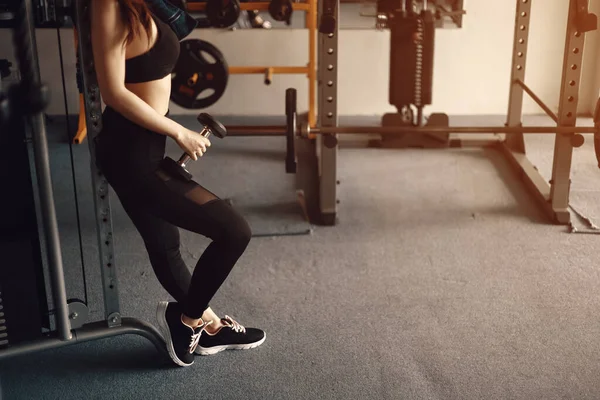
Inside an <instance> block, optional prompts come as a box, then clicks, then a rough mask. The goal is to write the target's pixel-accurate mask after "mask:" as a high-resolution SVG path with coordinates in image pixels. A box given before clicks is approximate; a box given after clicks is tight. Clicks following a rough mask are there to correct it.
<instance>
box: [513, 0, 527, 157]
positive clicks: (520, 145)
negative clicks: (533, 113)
mask: <svg viewBox="0 0 600 400" xmlns="http://www.w3.org/2000/svg"><path fill="white" fill-rule="evenodd" d="M516 2H517V7H516V12H515V30H514V39H513V54H512V67H511V68H512V69H511V76H510V92H509V97H508V112H507V117H506V125H507V126H509V127H516V126H520V125H521V118H522V117H523V88H522V87H521V86H519V85H518V84H517V81H522V82H523V81H525V66H526V64H527V46H528V43H529V42H528V41H529V21H530V19H531V18H530V14H531V3H532V2H533V0H530V1H523V0H516ZM506 145H507V146H508V147H509V148H510V149H512V150H515V151H518V152H520V153H523V154H525V138H524V137H523V135H514V136H511V137H508V138H506Z"/></svg>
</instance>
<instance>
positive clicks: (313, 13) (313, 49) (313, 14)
mask: <svg viewBox="0 0 600 400" xmlns="http://www.w3.org/2000/svg"><path fill="white" fill-rule="evenodd" d="M308 4H309V6H310V8H309V10H308V13H307V15H306V27H307V28H308V124H309V126H315V125H316V121H317V117H316V110H315V108H316V104H315V102H316V98H317V94H316V85H317V60H316V57H317V11H318V10H317V9H318V6H319V4H318V3H317V0H308Z"/></svg>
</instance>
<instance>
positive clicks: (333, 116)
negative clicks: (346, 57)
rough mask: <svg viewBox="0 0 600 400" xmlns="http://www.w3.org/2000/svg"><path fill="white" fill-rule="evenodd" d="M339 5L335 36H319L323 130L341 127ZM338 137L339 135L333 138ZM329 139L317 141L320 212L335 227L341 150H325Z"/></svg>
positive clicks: (321, 4)
mask: <svg viewBox="0 0 600 400" xmlns="http://www.w3.org/2000/svg"><path fill="white" fill-rule="evenodd" d="M334 1H335V2H336V4H335V7H334V10H335V13H336V14H335V21H336V24H335V30H334V32H333V33H329V34H328V33H319V53H318V54H319V58H318V83H319V100H318V107H319V112H318V117H319V126H320V127H321V128H336V127H337V125H338V109H337V104H338V90H337V88H338V49H339V47H338V35H339V21H340V4H339V0H334ZM319 3H320V7H319V10H318V11H319V13H318V16H317V18H318V20H321V18H322V16H323V2H322V1H321V2H319ZM333 136H336V135H333ZM325 140H326V137H325V136H323V135H321V136H320V137H319V138H318V139H317V151H318V153H319V172H320V174H319V175H320V181H319V185H320V187H319V208H320V211H321V219H322V221H321V222H322V223H323V224H325V225H334V224H335V221H336V214H337V181H338V178H337V158H338V146H333V147H328V146H325V143H324V142H325Z"/></svg>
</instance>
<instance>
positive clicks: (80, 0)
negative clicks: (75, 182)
mask: <svg viewBox="0 0 600 400" xmlns="http://www.w3.org/2000/svg"><path fill="white" fill-rule="evenodd" d="M76 1H77V3H76V5H77V6H76V12H77V33H78V35H79V37H78V42H79V48H78V51H79V56H80V58H79V59H80V61H81V66H82V68H81V72H82V76H83V97H84V100H85V103H84V104H85V122H86V128H87V132H88V145H89V152H90V172H91V178H92V179H91V180H92V195H93V198H94V211H95V214H96V232H97V235H98V256H99V258H100V271H101V273H102V290H103V294H104V314H105V316H106V321H107V322H108V325H109V326H117V325H119V324H120V323H121V314H120V311H119V288H118V279H117V270H116V266H115V251H114V245H113V240H112V239H113V229H112V217H111V211H110V196H109V188H108V182H107V180H106V178H105V177H104V175H103V174H102V172H101V171H99V170H98V168H97V166H96V142H95V139H96V136H97V135H98V134H99V133H100V132H101V131H102V107H101V106H102V102H101V96H100V89H99V87H98V81H97V78H96V71H95V68H94V56H93V54H92V44H91V32H90V10H89V4H90V1H91V0H76Z"/></svg>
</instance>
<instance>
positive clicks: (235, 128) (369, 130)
mask: <svg viewBox="0 0 600 400" xmlns="http://www.w3.org/2000/svg"><path fill="white" fill-rule="evenodd" d="M285 132H286V128H285V126H284V125H256V126H246V125H230V126H227V136H234V135H237V136H245V135H247V136H280V135H285ZM309 132H310V134H311V135H313V134H314V135H320V134H346V135H349V134H382V135H386V134H387V135H393V134H405V133H415V134H426V133H440V132H450V133H465V134H477V133H498V134H500V133H505V134H519V133H536V134H548V135H550V134H556V133H561V134H571V133H596V132H598V129H597V128H595V127H593V126H573V127H567V126H562V127H559V126H512V127H511V126H415V127H412V126H337V127H320V128H310V130H309Z"/></svg>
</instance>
